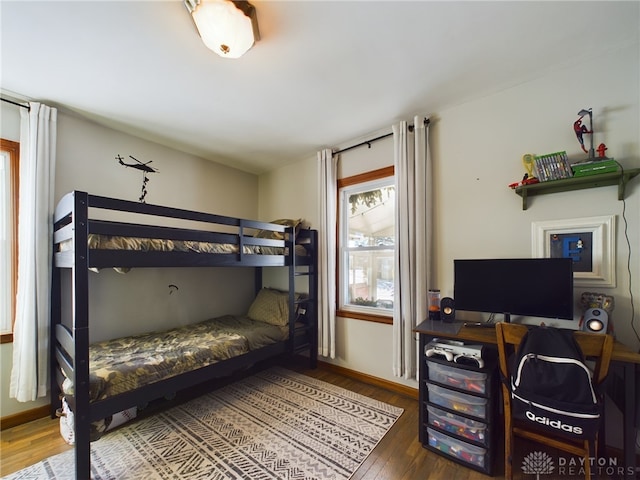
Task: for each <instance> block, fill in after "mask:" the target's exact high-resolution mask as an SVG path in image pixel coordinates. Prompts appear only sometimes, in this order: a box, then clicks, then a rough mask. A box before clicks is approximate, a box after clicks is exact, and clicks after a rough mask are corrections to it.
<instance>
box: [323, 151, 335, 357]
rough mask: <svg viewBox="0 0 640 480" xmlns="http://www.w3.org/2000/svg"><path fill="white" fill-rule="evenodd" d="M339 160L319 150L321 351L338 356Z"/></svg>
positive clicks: (327, 152)
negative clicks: (337, 210)
mask: <svg viewBox="0 0 640 480" xmlns="http://www.w3.org/2000/svg"><path fill="white" fill-rule="evenodd" d="M337 166H338V159H337V157H334V156H333V152H332V151H331V150H329V149H325V150H322V151H320V152H318V170H319V175H318V178H319V179H320V212H319V214H320V231H319V232H318V235H319V237H320V238H319V243H320V255H319V262H318V277H319V282H318V283H319V292H318V354H319V355H322V356H324V357H329V358H335V356H336V289H335V281H336V202H337V195H338V177H337V175H338V168H337Z"/></svg>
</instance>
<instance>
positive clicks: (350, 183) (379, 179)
mask: <svg viewBox="0 0 640 480" xmlns="http://www.w3.org/2000/svg"><path fill="white" fill-rule="evenodd" d="M338 195H339V199H338V205H339V207H338V208H339V228H338V232H339V234H338V235H339V238H338V252H339V259H338V288H337V292H338V315H340V316H343V317H353V318H360V319H364V320H373V321H380V322H383V323H391V321H392V320H391V319H392V317H393V302H394V262H395V259H394V257H395V255H394V253H395V185H394V177H393V167H390V168H385V169H381V170H376V171H375V172H370V173H368V174H363V175H358V176H356V177H350V178H347V179H342V180H340V181H339V182H338Z"/></svg>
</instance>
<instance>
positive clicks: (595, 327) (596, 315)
mask: <svg viewBox="0 0 640 480" xmlns="http://www.w3.org/2000/svg"><path fill="white" fill-rule="evenodd" d="M608 325H609V315H607V312H606V311H604V310H603V309H602V308H590V309H588V310H587V311H586V312H584V317H583V318H582V330H583V331H585V332H590V333H607V328H608Z"/></svg>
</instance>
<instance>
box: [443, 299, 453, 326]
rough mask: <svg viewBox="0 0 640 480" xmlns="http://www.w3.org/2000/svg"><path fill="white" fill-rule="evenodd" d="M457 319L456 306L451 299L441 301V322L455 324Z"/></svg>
mask: <svg viewBox="0 0 640 480" xmlns="http://www.w3.org/2000/svg"><path fill="white" fill-rule="evenodd" d="M455 319H456V304H455V302H454V301H453V298H451V297H444V298H443V299H442V300H440V320H442V321H443V322H449V323H451V322H453V321H454V320H455Z"/></svg>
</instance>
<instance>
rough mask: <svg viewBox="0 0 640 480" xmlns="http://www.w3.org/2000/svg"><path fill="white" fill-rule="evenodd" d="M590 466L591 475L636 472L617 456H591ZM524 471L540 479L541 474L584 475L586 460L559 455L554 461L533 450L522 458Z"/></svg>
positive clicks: (623, 474)
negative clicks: (619, 461)
mask: <svg viewBox="0 0 640 480" xmlns="http://www.w3.org/2000/svg"><path fill="white" fill-rule="evenodd" d="M556 464H557V465H556ZM589 467H590V469H591V475H594V476H597V477H601V476H605V477H609V478H611V477H614V476H621V477H624V476H633V475H634V473H635V472H634V471H633V467H627V468H625V467H624V466H623V465H618V459H617V458H616V457H608V458H606V457H589ZM627 470H628V471H627ZM522 472H523V473H525V474H527V475H535V476H536V480H540V475H554V474H555V476H554V477H551V478H569V477H573V476H575V477H584V474H585V460H584V458H582V457H558V458H557V461H555V462H554V459H553V458H552V457H551V456H549V455H548V454H546V453H545V452H531V453H530V454H529V455H527V456H526V457H524V459H523V460H522ZM543 480H544V479H543Z"/></svg>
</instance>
